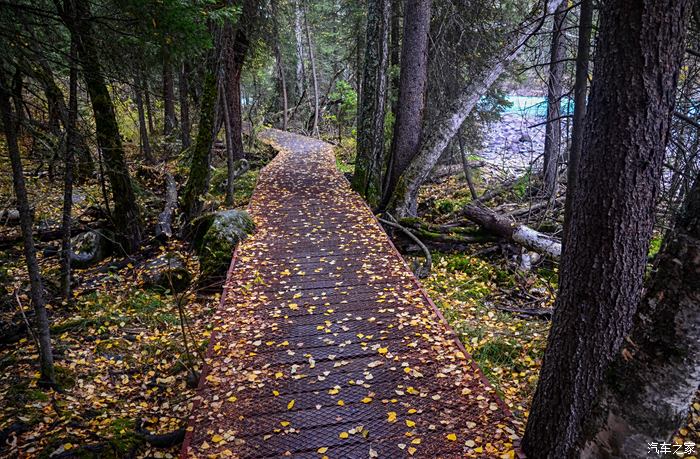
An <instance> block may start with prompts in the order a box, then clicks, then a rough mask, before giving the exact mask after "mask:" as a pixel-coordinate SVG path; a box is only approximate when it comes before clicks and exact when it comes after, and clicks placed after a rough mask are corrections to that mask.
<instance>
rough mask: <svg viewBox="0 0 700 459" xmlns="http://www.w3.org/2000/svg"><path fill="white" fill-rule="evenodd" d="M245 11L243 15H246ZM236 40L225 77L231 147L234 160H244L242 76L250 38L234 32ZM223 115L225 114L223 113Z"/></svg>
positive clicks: (230, 51)
mask: <svg viewBox="0 0 700 459" xmlns="http://www.w3.org/2000/svg"><path fill="white" fill-rule="evenodd" d="M245 13H246V11H245V10H244V12H243V14H244V15H245ZM233 33H234V36H235V39H234V41H233V46H232V47H231V49H230V50H229V51H228V52H227V53H228V55H229V56H228V57H227V60H226V67H225V68H226V73H227V75H224V76H223V79H224V83H225V91H226V97H225V98H222V100H226V102H227V107H228V116H229V126H230V135H231V141H232V143H231V147H232V148H233V159H234V160H238V159H243V158H244V157H245V151H244V150H243V134H242V132H243V113H242V109H241V75H242V73H243V64H244V62H245V57H246V54H247V52H248V46H249V42H248V38H247V37H246V35H245V33H244V32H243V31H242V30H238V31H236V30H235V29H234V31H233ZM222 114H223V113H222Z"/></svg>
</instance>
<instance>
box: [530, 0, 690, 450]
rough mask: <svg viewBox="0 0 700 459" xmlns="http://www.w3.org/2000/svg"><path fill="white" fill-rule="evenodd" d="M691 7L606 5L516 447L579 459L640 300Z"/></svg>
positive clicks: (651, 0) (632, 2)
mask: <svg viewBox="0 0 700 459" xmlns="http://www.w3.org/2000/svg"><path fill="white" fill-rule="evenodd" d="M690 5H691V2H690V0H644V1H638V0H619V1H615V0H609V1H607V2H605V3H604V4H603V6H602V9H601V12H600V28H599V42H598V43H599V45H598V46H597V55H596V61H595V67H594V68H595V72H596V73H595V76H594V79H593V85H592V88H591V97H590V103H589V107H588V113H587V114H586V135H585V136H584V140H583V151H585V152H586V155H585V156H584V157H582V158H581V162H580V164H579V168H578V185H577V187H576V190H575V192H574V196H573V201H572V206H571V209H572V211H571V222H570V228H569V229H570V231H569V232H568V233H567V234H566V240H565V243H564V247H565V250H564V252H563V254H562V260H561V268H560V282H559V292H558V295H557V300H556V304H555V311H554V315H553V318H552V328H551V331H550V333H549V338H548V341H547V349H546V352H545V356H544V363H543V366H542V370H541V372H540V380H539V384H538V386H537V390H536V392H535V396H534V399H533V404H532V410H531V413H530V417H529V419H528V424H527V428H526V431H525V437H524V439H523V447H524V450H525V453H526V454H527V455H528V456H529V457H537V458H543V459H544V458H569V457H576V456H577V454H576V452H575V448H576V444H577V442H579V441H580V439H581V435H582V425H583V422H584V421H585V420H586V419H587V418H588V416H589V415H590V410H591V407H592V405H593V403H594V401H595V400H596V396H597V394H598V390H599V387H600V384H601V382H602V380H603V375H605V374H606V372H607V370H608V366H609V364H610V363H611V361H612V360H613V359H614V358H616V357H617V355H618V353H619V351H620V346H621V345H622V342H623V339H624V337H625V336H626V335H627V333H628V331H629V329H630V327H631V325H632V318H633V317H634V313H635V311H636V309H637V306H638V304H639V301H640V299H641V295H642V281H643V277H644V270H645V267H646V260H647V253H648V248H649V240H650V238H651V232H652V227H653V217H654V204H655V203H656V198H657V196H658V190H659V183H660V179H661V170H662V162H663V157H664V151H665V149H666V143H667V140H668V136H669V126H670V121H671V114H672V113H673V104H674V101H675V88H676V82H677V80H678V73H679V66H680V62H681V57H682V55H683V50H684V45H683V42H684V37H685V29H686V26H687V18H688V16H689V12H690Z"/></svg>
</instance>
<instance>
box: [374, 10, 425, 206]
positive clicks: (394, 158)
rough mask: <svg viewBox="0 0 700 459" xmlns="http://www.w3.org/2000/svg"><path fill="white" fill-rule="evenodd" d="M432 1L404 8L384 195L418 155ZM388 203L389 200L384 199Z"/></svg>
mask: <svg viewBox="0 0 700 459" xmlns="http://www.w3.org/2000/svg"><path fill="white" fill-rule="evenodd" d="M431 6H432V2H431V0H407V1H406V2H405V5H404V21H403V43H402V47H401V73H400V76H399V100H398V104H397V108H396V122H395V124H394V137H393V139H392V143H391V160H390V165H389V169H388V172H387V177H386V179H385V180H386V182H387V183H386V187H385V194H386V195H387V196H386V197H388V196H389V195H391V193H393V191H394V188H395V186H396V183H397V180H398V178H399V177H400V176H401V174H403V172H404V171H405V170H406V168H407V167H408V165H409V164H410V163H411V161H412V160H413V158H414V156H415V155H416V153H417V152H418V148H419V147H420V141H421V130H422V126H423V112H424V111H425V93H426V90H427V88H428V34H429V33H430V14H431ZM383 201H384V202H383V203H384V204H386V199H383Z"/></svg>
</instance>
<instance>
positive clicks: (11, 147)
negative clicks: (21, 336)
mask: <svg viewBox="0 0 700 459" xmlns="http://www.w3.org/2000/svg"><path fill="white" fill-rule="evenodd" d="M19 78H20V79H19V82H18V84H19V85H20V86H19V88H20V89H19V92H20V93H21V77H19ZM0 112H1V113H0V114H1V115H2V126H3V130H4V131H5V139H6V140H7V149H8V152H9V154H10V162H11V163H12V183H13V185H14V190H15V195H16V196H17V209H18V210H19V217H20V227H21V229H22V239H23V242H24V246H23V248H24V258H25V262H26V264H27V272H28V274H29V285H30V290H31V299H32V306H33V307H34V320H35V325H36V335H37V340H38V342H39V343H38V344H39V366H40V371H41V380H42V382H44V383H46V384H49V385H52V384H54V382H55V375H54V367H53V354H52V350H51V334H50V332H49V319H48V316H47V314H46V307H45V304H44V286H43V283H42V281H41V273H40V271H39V264H38V263H37V260H36V249H35V247H34V239H33V237H32V212H31V209H30V208H29V198H28V197H27V186H26V184H25V182H24V171H23V169H22V159H21V157H20V151H19V145H18V143H17V132H18V130H19V129H18V128H19V124H18V123H17V116H16V114H15V113H13V110H12V106H11V105H10V88H9V87H8V85H6V84H5V83H4V82H3V84H2V87H0Z"/></svg>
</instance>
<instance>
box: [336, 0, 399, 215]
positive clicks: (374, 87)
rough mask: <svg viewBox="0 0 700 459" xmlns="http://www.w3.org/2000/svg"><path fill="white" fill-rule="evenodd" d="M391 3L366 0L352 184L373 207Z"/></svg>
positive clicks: (381, 159) (380, 163) (377, 193)
mask: <svg viewBox="0 0 700 459" xmlns="http://www.w3.org/2000/svg"><path fill="white" fill-rule="evenodd" d="M390 6H391V2H390V0H379V1H377V0H368V1H367V40H366V43H367V48H366V50H365V62H366V63H367V64H366V65H365V66H364V73H363V77H362V80H363V81H362V87H363V88H364V90H363V91H362V100H360V105H359V107H358V119H357V156H356V159H355V174H354V175H353V179H352V185H353V188H354V189H355V190H356V191H357V192H358V193H360V194H361V195H362V196H364V197H365V199H366V200H367V202H368V203H369V204H370V205H371V206H372V207H374V206H376V205H377V204H379V200H380V199H381V190H382V169H383V168H384V165H385V154H384V117H385V107H386V100H387V83H388V72H389V15H390V13H391V8H390ZM339 132H340V128H339ZM339 135H340V134H339Z"/></svg>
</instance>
